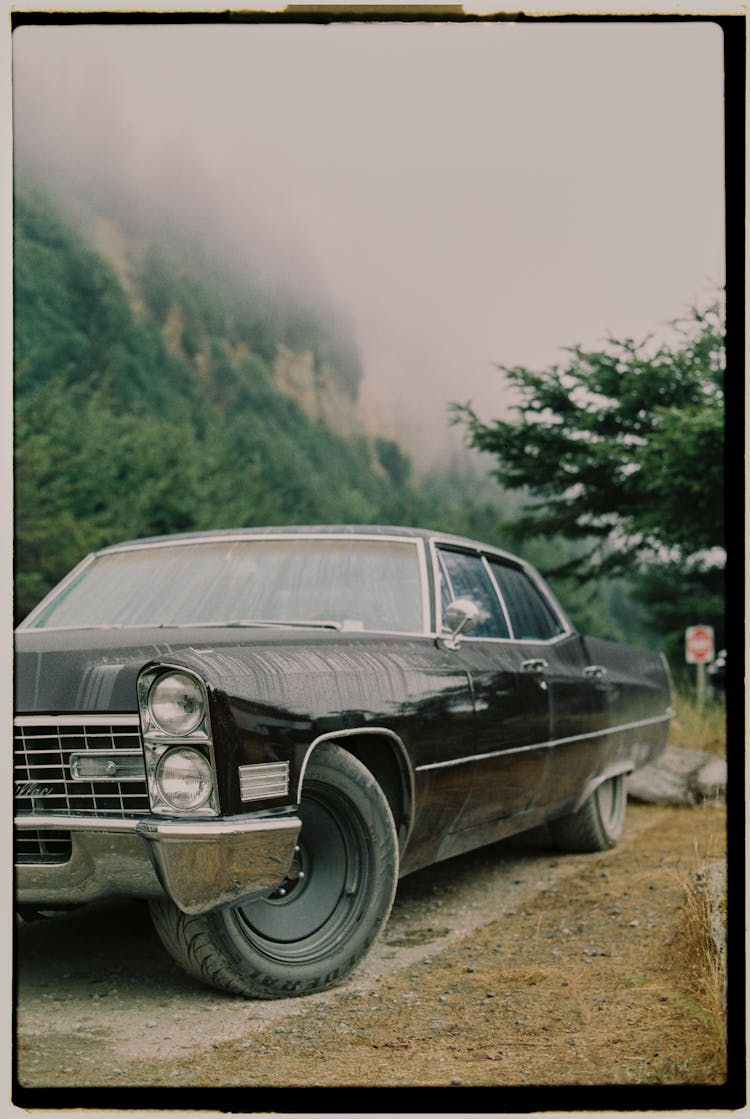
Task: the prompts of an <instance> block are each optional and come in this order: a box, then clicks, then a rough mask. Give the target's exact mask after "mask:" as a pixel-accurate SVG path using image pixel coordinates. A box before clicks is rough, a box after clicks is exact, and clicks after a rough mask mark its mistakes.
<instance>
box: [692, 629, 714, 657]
mask: <svg viewBox="0 0 750 1119" xmlns="http://www.w3.org/2000/svg"><path fill="white" fill-rule="evenodd" d="M713 659H714V627H713V626H688V627H687V629H686V630H685V660H686V661H687V663H688V664H708V662H709V661H712V660H713Z"/></svg>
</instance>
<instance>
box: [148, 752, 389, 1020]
mask: <svg viewBox="0 0 750 1119" xmlns="http://www.w3.org/2000/svg"><path fill="white" fill-rule="evenodd" d="M299 815H300V818H301V820H302V828H301V830H300V834H299V839H298V846H297V850H296V852H295V857H294V861H293V864H292V866H291V868H290V869H289V872H288V874H287V877H286V878H285V879H284V881H283V882H282V883H281V885H280V886H278V887H277V888H276V889H275V890H273V891H272V892H271V893H270V894H268V895H267V896H266V897H264V898H260V899H259V900H257V901H251V902H248V903H247V904H245V905H240V906H237V907H235V908H232V909H224V910H220V911H217V912H213V913H206V914H201V915H198V916H195V917H190V916H187V915H185V914H184V913H181V912H180V910H179V909H177V907H176V906H175V905H173V903H172V902H170V901H168V900H166V899H165V900H163V901H161V900H160V901H157V902H153V903H152V905H151V912H152V916H153V919H154V924H155V927H156V930H157V932H158V933H159V936H160V937H161V940H162V942H163V943H164V945H165V947H166V948H167V950H168V951H169V952H170V953H171V954H172V955H173V956H174V958H175V959H176V960H177V962H178V963H179V964H181V966H182V967H184V968H185V969H186V970H187V971H189V972H190V973H191V974H193V975H195V976H197V977H198V978H199V979H202V980H203V981H204V982H208V983H210V984H212V985H213V986H216V987H221V988H222V989H224V990H227V991H231V992H232V993H233V994H240V995H247V996H250V997H254V998H288V997H290V996H293V995H302V994H309V993H311V992H314V991H322V990H325V989H326V988H327V987H332V986H334V985H335V984H336V983H339V982H340V981H341V980H342V979H343V978H344V977H345V976H346V975H348V973H349V972H350V971H351V970H352V968H354V967H355V965H356V964H357V963H358V962H359V961H360V960H361V959H362V957H363V956H364V955H365V954H366V953H367V951H368V950H369V948H370V947H371V945H372V943H373V941H374V940H375V938H376V936H377V935H378V933H379V932H380V930H381V929H382V927H383V925H384V924H385V922H386V920H387V918H388V914H389V913H390V910H391V906H392V904H393V897H394V894H395V890H396V880H397V877H398V847H397V840H396V831H395V828H394V824H393V818H392V816H391V812H390V808H389V806H388V802H387V800H386V799H385V796H384V795H383V792H382V790H381V788H380V786H379V785H378V784H377V782H376V781H375V779H374V778H373V776H372V774H371V773H370V772H369V770H367V769H366V768H365V767H364V766H363V765H362V764H361V763H360V762H359V761H357V759H356V758H353V757H352V756H351V755H350V754H347V753H346V751H345V750H342V749H341V748H340V747H338V746H334V745H331V744H328V743H325V744H324V745H322V746H320V747H318V749H317V750H316V751H315V753H314V754H313V756H312V758H311V760H310V764H309V766H308V768H307V773H306V776H305V782H304V787H303V791H302V800H301V803H300V807H299Z"/></svg>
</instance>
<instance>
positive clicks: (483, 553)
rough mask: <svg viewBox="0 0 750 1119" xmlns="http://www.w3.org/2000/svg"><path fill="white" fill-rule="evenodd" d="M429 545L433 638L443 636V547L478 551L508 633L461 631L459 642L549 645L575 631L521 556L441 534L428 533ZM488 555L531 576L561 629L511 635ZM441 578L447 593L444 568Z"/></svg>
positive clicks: (505, 610) (557, 642) (451, 549)
mask: <svg viewBox="0 0 750 1119" xmlns="http://www.w3.org/2000/svg"><path fill="white" fill-rule="evenodd" d="M429 547H430V555H431V557H432V563H433V571H434V573H435V578H434V582H435V588H434V595H433V608H434V611H435V629H434V631H433V634H432V636H434V637H436V638H437V637H444V636H445V634H444V632H443V630H442V605H441V601H440V583H439V576H441V575H442V572H441V567H440V556H439V552H440V550H441V549H445V550H447V551H452V552H464V553H468V554H470V555H478V556H479V557H480V559H481V560H482V561H483V565H484V568H485V570H486V571H487V573H488V575H489V578H490V580H491V583H492V586H493V587H494V590H495V593H496V595H497V597H498V601H499V602H500V607H501V610H502V612H503V616H504V618H505V621H506V624H507V626H508V632H509V634H510V636H509V637H485V636H482V635H474V634H471V633H467V634H462V635H461V641H462V642H463V641H491V642H494V643H497V644H505V645H507V644H509V643H511V644H514V645H549V646H551V645H556V644H559V643H560V642H561V641H566V640H567V639H568V638H569V637H571V636H572V635H573V634H574V633H575V632H576V630H575V629H574V627H573V626H572V625H571V623H570V620H569V619H568V617H567V615H566V614H565V611H564V610H563V609H562V607H561V606H560V603H559V602H558V601H557V599H556V598H555V596H554V595H553V593H552V591H551V590H550V588H549V587H548V586H547V584H546V583H545V581H544V579H543V578H542V577H541V575H540V574H539V572H537V571H536V570H535V569H534V568H533V567H532V566H531V565H530V564H527V563H525V562H524V561H523V560H520V559H519V558H518V556H514V555H512V554H511V553H510V552H503V551H502V549H500V548H489V547H484V546H483V545H480V544H476V545H473V544H472V543H471V542H466V543H464V542H462V541H457V540H455V541H454V540H451V539H449V538H446V537H441V536H432V537H430V540H429ZM488 557H492V558H493V559H496V560H498V561H500V562H501V563H505V564H507V565H508V566H509V567H515V568H516V570H518V571H521V572H522V573H523V574H524V575H526V576H527V577H528V578H529V579H530V580H531V582H532V583H533V584H534V586H535V587H536V589H537V590H538V591H539V592H540V594H541V595H542V596H543V598H544V599H545V601H546V602H547V605H548V606H549V607H550V609H551V610H552V613H553V614H554V616H555V618H556V619H557V620H558V622H559V623H560V625H561V626H562V630H561V632H560V633H556V634H555V635H554V636H553V637H516V636H515V635H514V632H513V626H512V625H511V621H510V616H509V614H508V608H507V606H506V603H505V599H504V597H503V594H502V592H501V590H500V587H499V586H498V583H497V580H496V579H495V577H494V575H493V573H492V568H491V566H490V564H489V561H488ZM445 578H446V579H447V580H448V585H449V586H450V589H451V593H453V585H452V583H451V581H450V576H449V575H448V572H447V571H446V572H445Z"/></svg>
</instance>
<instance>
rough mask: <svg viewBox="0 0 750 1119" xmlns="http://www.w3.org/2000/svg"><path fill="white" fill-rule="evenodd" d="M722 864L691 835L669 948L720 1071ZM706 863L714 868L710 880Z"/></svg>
mask: <svg viewBox="0 0 750 1119" xmlns="http://www.w3.org/2000/svg"><path fill="white" fill-rule="evenodd" d="M722 866H723V860H722V852H720V851H718V850H717V849H715V846H714V845H713V844H711V843H709V844H708V845H706V846H704V845H702V844H701V843H700V842H699V841H698V840H696V841H695V844H694V860H693V866H692V868H691V869H690V870H689V871H688V872H687V877H685V878H684V879H683V882H682V886H683V892H684V898H683V903H682V912H681V915H680V916H681V920H680V924H679V928H678V932H677V935H676V937H675V940H674V951H675V954H676V957H677V959H678V960H679V962H680V964H681V966H682V968H683V969H684V973H685V977H686V980H687V983H686V986H685V990H684V992H683V1007H684V1010H685V1012H686V1013H687V1014H690V1015H691V1016H692V1017H693V1018H695V1019H697V1020H698V1021H700V1022H701V1023H702V1025H703V1028H704V1031H705V1033H704V1042H705V1052H704V1060H705V1061H706V1063H707V1064H708V1065H709V1066H713V1067H714V1068H715V1069H716V1070H717V1071H718V1072H720V1073H722V1074H725V1071H726V1053H727V1017H726V982H727V976H726V959H725V946H724V935H725V931H726V897H725V881H724V880H723V879H722V878H721V867H722ZM712 868H713V869H714V870H715V871H718V874H717V878H715V879H714V884H713V886H712V884H711V879H712ZM717 926H719V928H718V930H717ZM717 931H718V934H719V935H718V939H717V935H716V934H717ZM720 943H721V946H720Z"/></svg>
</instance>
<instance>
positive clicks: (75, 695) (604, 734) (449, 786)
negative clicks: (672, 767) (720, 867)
mask: <svg viewBox="0 0 750 1119" xmlns="http://www.w3.org/2000/svg"><path fill="white" fill-rule="evenodd" d="M15 686H16V716H15V738H14V742H15V746H14V748H15V886H16V900H17V904H18V905H19V907H27V908H32V909H33V908H37V909H43V910H49V909H59V908H66V907H69V906H71V905H77V904H81V903H86V902H89V901H92V900H95V899H99V898H102V897H106V896H113V895H128V896H132V897H139V898H144V899H146V900H147V901H148V903H149V906H150V909H151V913H152V915H153V920H154V923H155V926H156V929H157V931H158V933H159V935H160V937H161V939H162V941H163V943H164V944H165V946H166V948H167V949H168V950H169V952H170V953H171V954H172V955H173V956H174V958H175V959H176V960H177V961H178V962H179V963H180V964H181V965H182V966H183V967H184V968H185V969H187V971H188V972H190V973H191V974H193V975H195V976H197V977H199V978H200V979H202V980H203V981H205V982H208V983H210V984H213V985H215V986H216V987H219V988H222V989H224V990H227V991H229V992H232V993H235V994H240V995H245V996H251V997H258V998H279V997H288V996H290V995H301V994H307V993H310V992H314V991H320V990H323V989H325V988H326V987H329V986H331V985H333V984H335V983H337V982H340V981H341V979H342V978H343V977H344V976H346V975H347V974H348V973H349V972H350V971H351V969H352V968H353V967H354V966H355V965H356V964H357V962H358V961H359V960H360V959H361V958H362V957H363V956H364V954H365V953H366V952H367V951H368V949H369V948H370V946H371V945H372V943H373V941H374V939H375V937H376V936H377V935H378V933H379V931H380V930H381V928H382V927H383V925H384V923H385V921H386V920H387V917H388V914H389V911H390V908H391V905H392V902H393V897H394V893H395V889H396V883H397V880H398V878H399V876H400V875H404V874H408V873H409V872H411V871H414V870H416V869H418V868H420V867H423V866H425V865H427V864H429V863H433V862H436V861H438V860H441V859H446V858H449V857H450V856H452V855H456V854H458V853H460V852H463V851H467V850H469V849H471V848H475V847H478V846H480V845H483V844H487V843H491V842H493V841H494V840H497V839H499V838H502V837H504V836H507V835H510V834H512V833H515V832H520V831H523V830H525V829H529V828H533V827H535V826H537V825H539V824H541V823H543V822H547V823H548V825H549V829H550V831H551V834H552V836H553V838H554V840H555V842H556V843H557V844H558V845H559V846H560V847H561V848H563V849H565V850H569V851H571V850H572V851H597V850H602V849H604V848H607V847H610V846H612V845H614V844H615V843H616V842H617V840H618V839H619V837H620V835H621V833H622V829H623V822H624V815H625V808H626V789H625V776H626V774H627V773H629V772H630V771H632V770H633V769H635V768H636V767H638V766H641V765H644V764H645V763H647V762H649V761H651V760H653V759H654V758H655V757H656V756H657V755H658V754H659V753H660V751H661V750H662V749H663V748H664V745H665V743H666V738H667V730H668V725H669V719H670V717H671V715H672V712H671V710H670V683H669V675H668V670H667V667H666V663H665V661H664V659H663V657H661V656H660V655H658V654H656V653H651V652H646V651H643V650H638V649H634V648H630V647H627V646H623V645H618V644H614V643H612V642H608V641H603V640H600V639H597V638H591V637H584V636H582V635H581V634H579V633H576V632H575V630H574V629H573V628H572V627H571V625H570V623H569V621H568V620H567V618H566V616H565V614H564V613H563V611H562V609H561V608H560V606H559V605H558V603H557V602H556V601H555V599H554V597H553V596H552V594H551V593H550V591H549V590H548V588H547V587H546V586H545V584H544V582H543V581H542V579H541V578H540V576H539V575H538V574H537V573H536V572H535V571H534V570H533V569H532V568H531V567H530V566H529V565H528V564H526V563H524V562H522V561H521V560H519V559H517V558H516V557H514V556H511V555H509V554H507V553H505V552H502V551H499V550H498V549H496V548H491V547H487V546H484V545H482V544H479V543H476V542H474V541H470V540H465V539H462V538H458V537H452V536H447V535H444V534H440V533H436V532H429V531H422V530H416V529H407V528H386V527H371V526H370V527H354V526H338V527H333V526H324V527H308V528H268V529H249V530H231V531H217V532H204V533H192V534H185V535H180V536H170V537H155V538H151V539H146V540H136V541H131V542H129V543H124V544H120V545H117V546H115V547H111V548H106V549H103V550H102V551H100V552H97V553H96V554H94V555H91V556H88V557H87V558H86V559H85V560H83V562H82V563H81V564H79V565H78V566H77V567H76V568H75V569H74V570H73V571H72V572H71V573H70V574H69V575H68V576H67V577H66V578H65V579H64V580H63V581H62V582H61V583H60V584H59V585H58V586H57V587H56V588H55V589H54V590H53V591H52V592H51V593H50V594H49V595H48V596H47V597H46V598H45V599H44V600H43V601H42V602H41V603H40V604H39V605H38V606H37V607H36V608H35V609H34V610H33V611H32V613H31V614H30V615H29V616H28V617H27V618H26V619H25V621H24V622H23V623H22V624H21V626H20V627H19V628H18V630H17V639H16V676H15Z"/></svg>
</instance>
